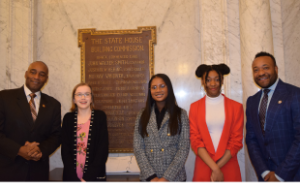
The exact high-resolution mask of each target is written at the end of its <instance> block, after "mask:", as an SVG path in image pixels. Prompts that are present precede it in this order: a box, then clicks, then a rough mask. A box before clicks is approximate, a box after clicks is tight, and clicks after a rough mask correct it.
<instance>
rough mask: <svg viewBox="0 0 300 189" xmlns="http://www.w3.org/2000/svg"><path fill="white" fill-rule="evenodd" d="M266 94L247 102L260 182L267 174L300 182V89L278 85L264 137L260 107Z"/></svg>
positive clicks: (252, 153) (251, 145)
mask: <svg viewBox="0 0 300 189" xmlns="http://www.w3.org/2000/svg"><path fill="white" fill-rule="evenodd" d="M261 93H262V91H259V92H258V93H256V94H255V95H253V96H251V97H249V98H248V100H247V109H246V115H247V123H246V129H247V134H246V143H247V146H248V152H249V156H250V159H251V161H252V164H253V166H254V168H255V171H256V173H257V176H258V178H259V180H263V179H262V178H261V174H262V173H263V172H264V171H265V170H270V171H275V174H277V175H278V176H279V177H281V178H282V179H284V180H285V181H293V180H294V181H296V180H297V181H299V180H300V168H299V167H300V88H298V87H295V86H293V85H290V84H287V83H284V82H282V81H281V80H279V81H278V84H277V86H276V89H275V91H274V93H273V96H272V99H271V101H270V103H269V106H268V109H267V115H266V122H265V128H266V129H265V136H264V137H263V135H262V131H261V127H260V122H259V116H258V106H259V102H260V98H261Z"/></svg>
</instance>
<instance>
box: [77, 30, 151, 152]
mask: <svg viewBox="0 0 300 189" xmlns="http://www.w3.org/2000/svg"><path fill="white" fill-rule="evenodd" d="M149 30H150V31H151V38H152V40H149V72H150V78H151V77H152V76H153V75H154V47H153V44H156V26H139V27H138V28H137V29H126V30H98V31H97V30H96V28H86V29H78V47H81V48H80V70H81V74H80V77H81V82H83V83H84V82H85V42H83V40H82V34H83V33H90V34H91V35H120V34H141V33H142V32H143V31H149ZM109 153H133V150H132V149H131V148H110V149H109Z"/></svg>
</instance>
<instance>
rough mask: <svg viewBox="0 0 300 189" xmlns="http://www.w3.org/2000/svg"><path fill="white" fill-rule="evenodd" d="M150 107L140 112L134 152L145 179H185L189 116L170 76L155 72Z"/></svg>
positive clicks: (150, 88)
mask: <svg viewBox="0 0 300 189" xmlns="http://www.w3.org/2000/svg"><path fill="white" fill-rule="evenodd" d="M148 86H149V88H148V97H147V102H146V107H145V108H144V109H142V110H141V111H140V112H139V114H138V115H137V118H136V121H135V129H134V154H135V156H136V159H137V162H138V165H139V168H140V171H141V173H140V179H141V180H142V181H185V180H186V172H185V166H184V165H185V162H186V159H187V157H188V154H189V149H190V140H189V119H188V116H187V113H186V111H185V110H183V109H181V108H179V107H178V106H177V103H176V99H175V95H174V92H173V87H172V84H171V81H170V79H169V78H168V76H166V75H165V74H157V75H154V76H153V77H152V78H151V80H150V81H149V84H148Z"/></svg>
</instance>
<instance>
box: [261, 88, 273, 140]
mask: <svg viewBox="0 0 300 189" xmlns="http://www.w3.org/2000/svg"><path fill="white" fill-rule="evenodd" d="M269 92H270V89H264V96H263V99H262V100H261V103H260V108H259V120H260V127H261V131H262V134H263V135H264V136H265V121H266V110H267V105H268V93H269Z"/></svg>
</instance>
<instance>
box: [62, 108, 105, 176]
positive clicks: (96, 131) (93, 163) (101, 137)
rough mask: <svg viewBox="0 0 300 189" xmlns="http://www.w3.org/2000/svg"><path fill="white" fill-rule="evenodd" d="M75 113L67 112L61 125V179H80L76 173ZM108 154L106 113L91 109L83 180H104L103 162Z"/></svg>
mask: <svg viewBox="0 0 300 189" xmlns="http://www.w3.org/2000/svg"><path fill="white" fill-rule="evenodd" d="M76 134H77V113H76V112H72V113H67V114H66V115H65V116H64V119H63V125H62V146H61V156H62V160H63V163H64V171H63V180H64V181H80V180H79V179H78V177H77V174H76V154H77V150H76V146H77V138H76ZM107 156H108V132H107V122H106V115H105V113H104V112H103V111H101V110H94V111H92V116H91V124H90V129H89V135H88V144H87V152H86V162H85V168H84V173H83V179H84V180H85V181H103V180H106V173H105V163H106V160H107Z"/></svg>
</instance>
